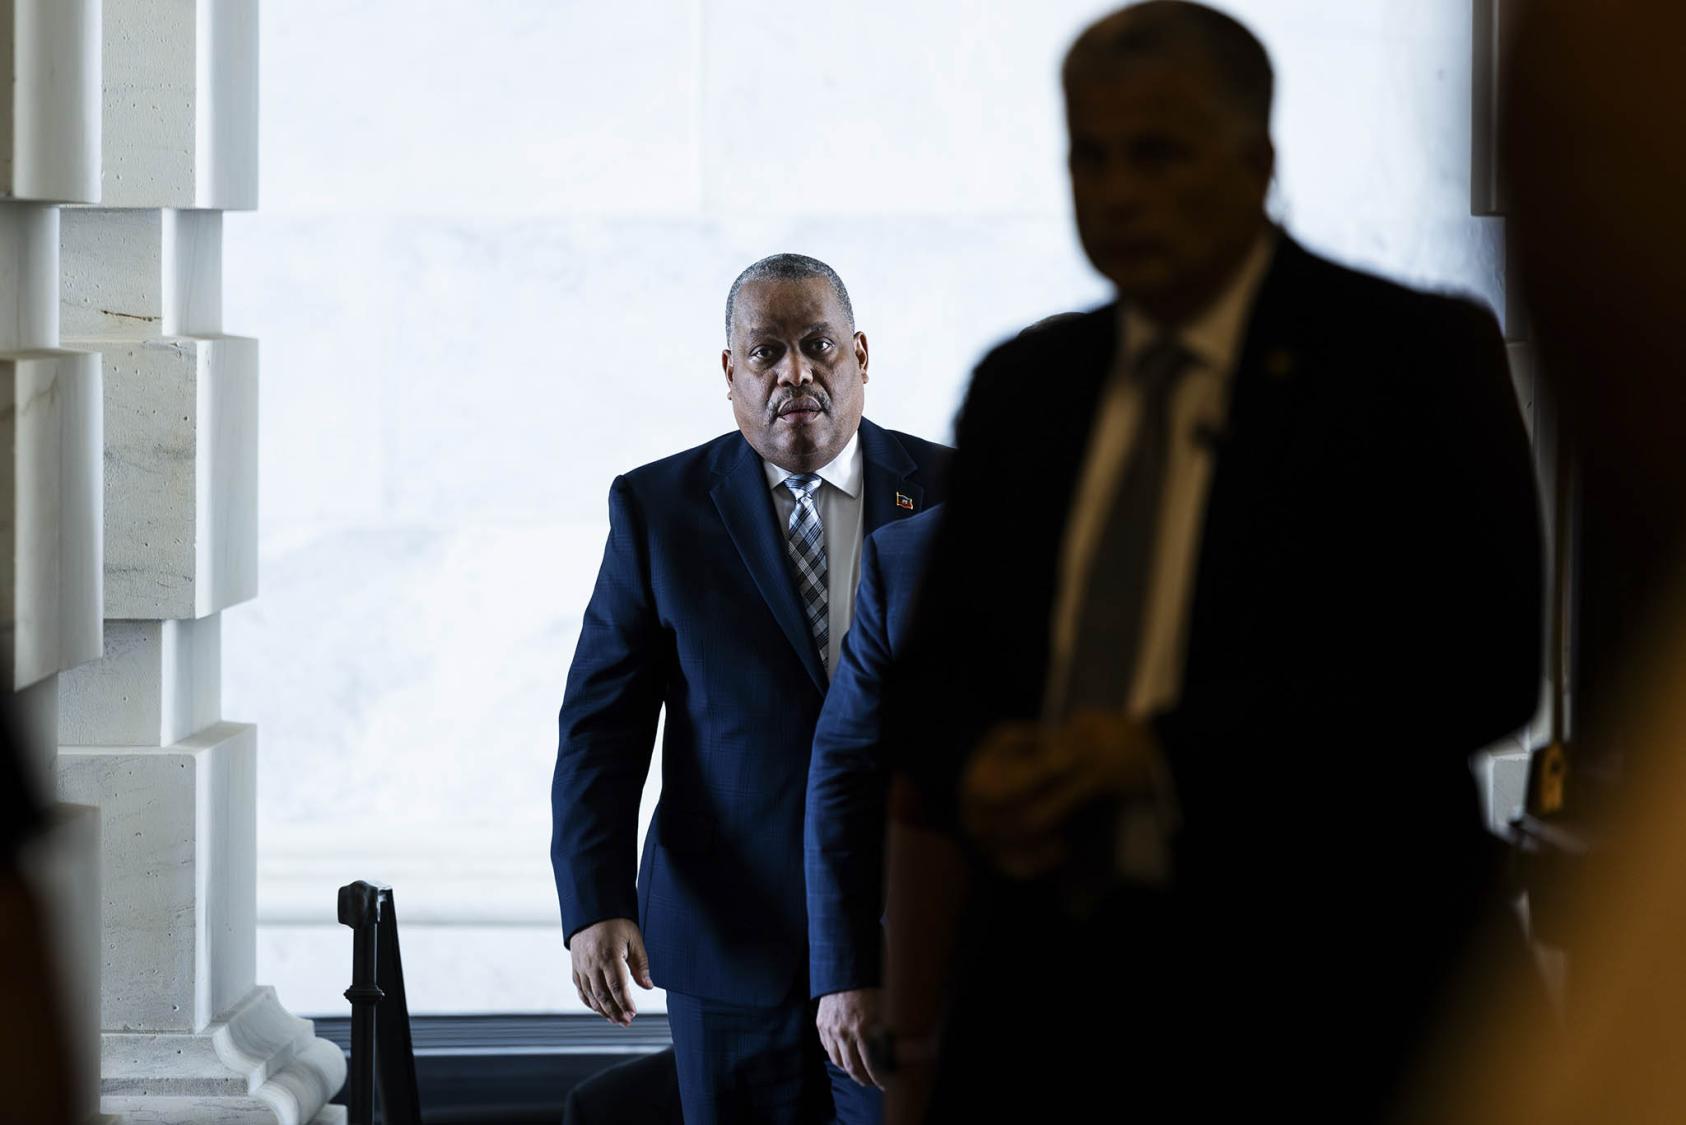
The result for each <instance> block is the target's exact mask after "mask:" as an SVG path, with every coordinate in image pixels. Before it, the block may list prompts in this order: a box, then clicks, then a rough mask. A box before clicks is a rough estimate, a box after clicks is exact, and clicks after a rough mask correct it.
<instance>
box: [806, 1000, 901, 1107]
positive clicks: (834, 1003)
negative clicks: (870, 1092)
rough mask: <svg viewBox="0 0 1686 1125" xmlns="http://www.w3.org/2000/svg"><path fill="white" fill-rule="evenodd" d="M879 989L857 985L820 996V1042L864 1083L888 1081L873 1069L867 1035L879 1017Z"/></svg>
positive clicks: (879, 1084) (835, 1061)
mask: <svg viewBox="0 0 1686 1125" xmlns="http://www.w3.org/2000/svg"><path fill="white" fill-rule="evenodd" d="M881 991H882V990H880V989H877V988H856V989H852V990H850V991H848V992H831V993H827V994H826V995H824V996H822V997H820V1010H819V1012H818V1013H817V1014H816V1015H815V1016H814V1026H816V1027H817V1028H819V1032H820V1042H821V1043H822V1044H823V1045H824V1046H825V1053H826V1055H827V1056H828V1057H829V1058H830V1059H831V1061H832V1064H833V1065H835V1066H836V1067H837V1068H838V1069H839V1070H841V1071H843V1072H844V1073H846V1074H847V1075H848V1076H849V1077H850V1078H853V1079H854V1080H855V1081H856V1082H858V1083H860V1084H861V1085H862V1086H877V1087H878V1088H879V1089H880V1090H882V1089H883V1088H884V1083H882V1082H880V1081H879V1080H878V1076H877V1075H876V1074H874V1073H873V1072H872V1063H871V1061H870V1060H869V1059H868V1057H867V1050H866V1036H867V1032H868V1030H870V1029H871V1027H872V1025H873V1024H874V1023H875V1022H877V1019H878V1006H879V996H880V993H881Z"/></svg>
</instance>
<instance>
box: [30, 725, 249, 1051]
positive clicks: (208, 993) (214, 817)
mask: <svg viewBox="0 0 1686 1125" xmlns="http://www.w3.org/2000/svg"><path fill="white" fill-rule="evenodd" d="M256 751H257V730H256V728H254V727H250V726H241V725H238V724H234V723H219V724H217V725H215V726H212V727H210V728H208V729H207V730H204V731H202V732H200V733H198V734H196V735H194V736H193V737H191V738H188V739H184V740H183V741H181V742H178V743H176V744H174V745H172V746H166V747H79V746H64V747H61V748H60V750H59V760H58V776H59V788H58V791H59V798H60V800H64V801H70V802H75V803H78V804H89V805H97V806H98V807H99V809H100V816H101V826H102V833H103V838H102V845H101V855H102V860H101V864H102V866H101V882H102V886H103V919H102V934H103V939H102V946H103V949H104V963H105V977H104V982H103V984H102V991H101V1020H100V1022H101V1026H102V1027H104V1028H105V1029H106V1030H107V1031H145V1032H153V1031H160V1032H162V1031H169V1032H198V1031H200V1030H203V1029H204V1028H205V1026H206V1025H207V1024H209V1023H210V1022H211V1020H212V1019H213V1018H214V1017H215V1016H216V1015H217V1013H218V1012H221V1011H223V1010H225V1009H227V1008H229V1007H230V1006H231V1005H233V1004H234V1002H235V1001H237V1000H238V999H240V997H242V996H244V995H245V994H246V993H247V992H248V991H250V990H251V988H252V983H253V980H254V979H255V977H254V967H253V948H254V947H253V924H254V922H253V917H254V885H253V884H254V879H253V870H254V863H255V826H254V822H253V816H254V813H255V808H256V792H255V785H256V769H255V755H256Z"/></svg>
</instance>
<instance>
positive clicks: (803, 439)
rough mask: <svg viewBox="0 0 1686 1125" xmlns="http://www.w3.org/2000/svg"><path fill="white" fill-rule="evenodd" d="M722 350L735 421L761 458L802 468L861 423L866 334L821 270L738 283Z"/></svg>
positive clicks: (816, 464) (808, 468) (822, 461)
mask: <svg viewBox="0 0 1686 1125" xmlns="http://www.w3.org/2000/svg"><path fill="white" fill-rule="evenodd" d="M728 343H729V345H730V346H728V347H727V349H726V350H725V351H724V352H722V353H720V363H721V366H722V367H724V368H725V371H726V385H727V387H728V388H729V389H730V395H731V399H732V414H733V415H734V416H735V417H736V418H737V420H738V429H740V430H742V431H743V436H744V438H745V439H747V440H748V442H749V444H750V445H751V446H753V447H754V449H755V452H757V453H759V454H760V455H761V456H762V457H763V458H764V459H765V460H768V461H771V462H772V463H773V464H775V465H777V466H779V467H780V468H781V469H786V470H788V471H790V472H793V473H808V472H813V471H814V470H815V469H818V468H821V467H823V466H824V465H826V464H827V463H829V462H830V461H831V460H832V458H834V457H836V456H837V455H838V454H839V453H841V452H842V450H843V447H844V446H845V445H848V444H849V439H850V438H852V437H854V436H855V430H856V429H857V428H858V427H859V426H860V424H861V406H862V403H863V401H864V400H865V397H866V395H865V391H864V390H863V384H864V383H865V382H866V378H867V376H866V365H867V355H866V337H865V336H864V335H862V334H861V333H859V332H853V333H851V332H850V330H849V321H848V318H847V317H846V316H845V315H844V313H843V308H842V306H841V305H840V304H839V303H838V301H837V296H836V294H835V293H833V292H832V290H831V286H830V285H829V284H828V283H827V282H826V281H825V279H824V278H819V277H808V278H803V279H801V280H800V281H752V282H750V283H749V284H747V285H745V286H744V287H743V288H742V289H740V290H738V298H737V303H736V304H735V305H734V306H733V309H732V335H731V339H730V340H729V341H728Z"/></svg>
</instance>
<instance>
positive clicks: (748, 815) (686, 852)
mask: <svg viewBox="0 0 1686 1125" xmlns="http://www.w3.org/2000/svg"><path fill="white" fill-rule="evenodd" d="M726 324H727V335H728V346H727V348H726V350H725V351H724V352H722V354H721V363H722V367H723V369H724V371H725V376H726V385H727V387H728V393H729V397H730V398H731V400H732V404H733V413H734V415H735V417H736V419H737V423H738V430H737V431H736V432H733V433H730V434H727V435H725V436H723V437H719V438H716V439H715V440H713V441H710V442H708V443H707V444H705V445H701V446H698V447H697V448H695V449H692V450H688V451H686V452H684V453H679V454H675V455H674V456H672V457H669V458H666V459H665V460H662V461H657V462H655V463H653V464H650V465H645V466H643V467H642V468H639V469H635V470H633V471H632V472H630V473H627V474H626V475H624V476H621V477H618V478H616V480H615V482H614V485H613V486H612V487H611V489H610V492H609V523H610V529H609V542H608V546H607V548H606V550H605V551H604V556H603V565H602V569H601V570H600V572H599V574H598V578H597V587H596V590H595V591H594V592H593V594H592V597H591V602H590V604H589V606H588V607H587V609H586V613H585V622H584V625H583V628H582V629H581V632H580V641H579V647H578V648H577V649H576V651H575V654H574V662H573V666H572V667H571V668H570V669H569V673H568V686H567V694H566V697H565V699H564V701H563V704H562V712H561V719H560V726H561V744H560V747H559V750H558V753H557V760H556V775H555V781H554V784H553V788H552V801H553V809H554V835H553V839H552V846H551V858H552V863H553V866H554V868H555V872H556V885H557V893H558V895H559V897H560V899H561V905H562V921H563V927H564V931H565V934H566V937H567V940H568V942H569V947H570V950H571V952H572V957H573V971H574V981H575V984H576V986H577V987H578V989H579V992H580V996H581V999H582V1000H583V1001H584V1002H585V1003H587V1004H588V1005H590V1006H591V1007H592V1008H593V1009H594V1010H596V1011H597V1012H599V1013H601V1014H602V1015H604V1016H605V1017H606V1018H608V1019H611V1020H614V1021H616V1022H619V1023H623V1024H627V1023H630V1022H631V1020H632V1018H633V1014H634V1010H635V1009H634V1002H633V999H632V995H631V987H630V981H631V980H637V981H638V983H639V984H640V985H642V986H643V987H645V988H650V987H653V986H654V984H657V983H659V984H660V985H661V986H662V987H663V988H665V989H667V995H668V1020H669V1023H670V1025H671V1027H672V1029H673V1042H674V1051H675V1060H676V1062H677V1065H678V1070H679V1087H680V1095H681V1098H682V1100H683V1102H684V1108H685V1119H686V1121H687V1122H690V1123H692V1125H697V1123H707V1122H714V1121H721V1122H732V1123H738V1122H809V1121H824V1120H829V1119H830V1117H831V1115H832V1114H833V1112H834V1106H833V1098H832V1095H831V1093H830V1092H829V1090H828V1085H829V1083H828V1081H827V1072H826V1069H825V1055H824V1052H823V1051H822V1050H821V1048H820V1044H819V1039H818V1036H817V1034H816V1032H815V1030H814V1025H813V1013H812V1012H811V1010H810V1006H809V1003H808V986H807V979H806V969H807V942H806V930H807V925H806V909H805V904H804V893H803V873H802V810H803V799H804V795H805V792H806V788H807V776H808V755H809V751H810V749H811V745H812V741H813V734H814V722H815V720H816V719H817V718H818V716H819V712H820V705H821V703H822V702H823V701H824V698H825V692H826V687H827V682H828V680H829V669H831V668H832V667H835V665H836V661H837V652H838V648H839V646H840V645H841V642H842V638H843V634H844V632H845V631H846V630H847V628H848V624H849V614H850V610H851V608H852V605H853V595H854V585H855V575H856V567H857V564H858V560H859V552H860V543H861V540H862V539H863V538H864V537H865V536H866V535H868V534H870V533H871V532H872V531H873V530H875V529H877V528H878V527H880V526H882V525H883V524H885V523H888V522H890V521H891V520H894V519H899V518H902V517H904V516H907V515H911V514H913V513H914V512H916V511H918V510H920V509H921V508H923V507H924V506H925V505H926V504H927V503H936V502H937V501H939V500H940V499H941V491H940V490H941V482H942V479H943V470H944V469H945V467H946V464H947V461H948V454H949V451H948V450H947V449H946V448H944V447H942V446H939V445H934V444H932V443H931V442H927V441H922V440H920V439H919V438H916V437H911V436H909V435H907V434H899V433H894V432H892V431H889V430H885V429H881V428H880V427H878V426H875V425H874V424H873V423H871V422H869V421H867V420H865V419H863V418H862V417H861V409H862V401H863V398H864V384H865V383H866V381H867V360H868V354H867V341H866V337H865V336H864V335H863V334H862V333H860V332H858V331H856V330H855V324H854V314H853V312H852V310H851V308H850V305H849V299H848V293H847V291H846V290H845V289H844V287H843V283H842V281H841V280H840V279H839V278H838V277H837V275H836V273H835V272H833V271H832V270H831V268H830V267H829V266H826V265H825V264H824V263H822V262H818V261H816V260H814V259H812V258H806V257H803V256H801V255H794V254H782V255H776V256H774V257H772V258H767V259H763V260H762V261H760V262H757V263H756V264H755V265H753V266H751V267H750V268H749V269H747V270H746V271H744V273H743V274H742V275H741V276H740V277H739V278H738V280H737V281H736V282H735V283H734V284H733V286H732V289H731V292H730V294H729V296H728V298H727V306H726ZM664 709H665V712H666V726H665V735H664V738H663V743H662V796H661V803H660V805H659V806H658V807H657V810H656V814H655V819H654V821H653V823H652V825H651V828H650V833H649V838H648V840H647V841H646V843H645V847H644V854H643V858H642V861H641V863H639V864H637V865H636V866H637V881H636V885H635V883H634V877H633V876H634V868H635V856H634V847H635V841H636V837H637V817H638V802H639V795H640V792H641V790H642V788H643V785H644V778H645V774H646V773H647V772H648V769H649V764H650V756H651V751H652V747H653V740H654V736H655V729H656V722H657V717H658V715H660V714H661V713H662V711H663V710H664ZM837 1087H838V1097H839V1098H840V1099H842V1100H843V1101H845V1102H847V1100H848V1099H849V1098H850V1097H853V1096H856V1095H857V1094H858V1095H859V1096H866V1095H867V1094H868V1093H869V1092H868V1091H864V1090H861V1088H860V1087H857V1086H855V1084H854V1083H852V1082H849V1081H848V1080H847V1079H843V1080H841V1081H839V1082H838V1083H837ZM835 1112H837V1113H839V1114H842V1115H848V1114H849V1113H850V1112H851V1107H850V1106H848V1105H843V1106H838V1107H835Z"/></svg>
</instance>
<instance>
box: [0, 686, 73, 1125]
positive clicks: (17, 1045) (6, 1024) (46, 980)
mask: <svg viewBox="0 0 1686 1125" xmlns="http://www.w3.org/2000/svg"><path fill="white" fill-rule="evenodd" d="M23 757H24V755H23V747H21V746H19V745H18V743H17V741H16V729H15V726H14V724H13V721H12V712H11V709H10V707H0V996H4V997H5V998H6V1002H5V1007H4V1009H3V1010H0V1089H3V1090H4V1091H5V1096H6V1107H5V1108H4V1109H0V1121H6V1122H11V1121H16V1122H20V1123H22V1122H29V1123H30V1125H59V1123H60V1122H69V1121H70V1120H71V1117H72V1109H73V1106H74V1104H75V1099H74V1097H73V1091H72V1089H71V1075H70V1069H69V1064H68V1059H69V1058H70V1055H69V1052H68V1050H67V1048H68V1046H69V1042H70V1041H69V1039H68V1037H67V1034H66V1030H65V1023H64V1016H63V1013H62V1010H61V1005H62V1003H63V1001H62V1000H61V998H60V996H59V989H58V982H59V979H60V978H59V973H58V966H57V965H55V964H54V963H53V955H52V953H51V951H50V950H48V948H47V924H46V918H45V916H44V915H43V912H42V904H41V902H40V900H39V899H38V898H37V897H36V894H35V892H34V890H33V889H32V888H31V887H30V885H29V881H28V880H27V879H26V877H25V875H24V872H23V869H22V866H23V865H22V863H21V859H22V855H23V853H24V852H25V851H26V850H27V848H28V847H29V846H30V844H31V843H32V841H33V840H34V839H35V837H36V836H38V835H39V834H40V832H41V831H42V828H43V822H44V819H45V817H44V814H43V812H42V810H41V806H40V804H39V803H38V802H37V800H36V798H35V794H34V793H33V792H32V791H31V787H30V785H29V781H28V779H27V778H26V776H25V771H24V763H23V760H22V759H23Z"/></svg>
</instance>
